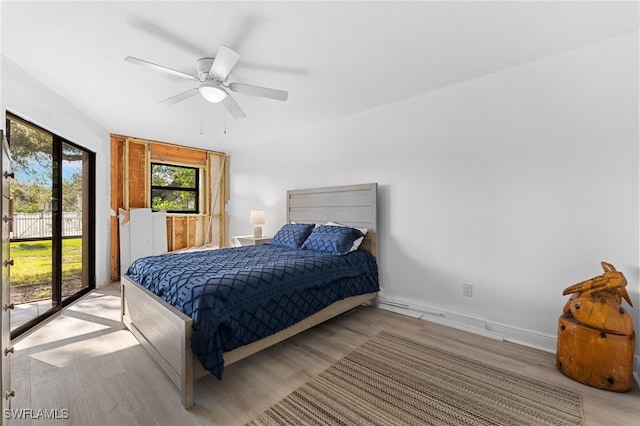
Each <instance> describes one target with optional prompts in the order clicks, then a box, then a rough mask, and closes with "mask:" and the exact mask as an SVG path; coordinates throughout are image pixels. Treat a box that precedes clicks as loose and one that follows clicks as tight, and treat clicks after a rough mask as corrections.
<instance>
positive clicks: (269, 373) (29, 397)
mask: <svg viewBox="0 0 640 426" xmlns="http://www.w3.org/2000/svg"><path fill="white" fill-rule="evenodd" d="M119 315H120V299H119V287H118V285H117V283H113V284H110V285H108V286H105V287H103V288H102V289H99V290H96V291H94V292H92V293H90V294H89V295H87V296H85V297H84V298H83V299H81V300H80V301H78V302H77V303H75V304H74V305H72V306H70V307H69V308H67V309H65V310H64V311H63V312H62V313H60V314H59V315H57V316H55V317H53V318H52V319H51V320H49V321H48V322H47V323H45V324H44V325H42V326H40V327H39V328H37V329H36V330H34V331H33V332H31V333H29V334H28V335H27V336H25V337H22V338H20V339H19V340H17V341H16V342H14V344H15V348H16V352H15V354H14V355H13V364H12V369H13V371H12V381H13V388H14V389H15V391H16V397H15V398H14V399H13V401H12V409H14V410H18V411H17V413H20V412H21V411H20V410H21V409H24V410H28V411H26V412H25V411H22V413H23V414H24V413H28V414H31V415H32V416H38V414H39V412H38V411H37V410H38V409H43V410H44V409H47V410H56V409H57V410H58V411H57V412H54V413H56V414H58V417H67V416H66V414H65V413H68V418H66V419H58V420H55V421H50V420H49V421H45V420H42V419H34V420H16V419H11V420H10V421H9V424H15V425H23V424H24V425H26V424H32V425H45V424H47V425H48V424H61V425H83V426H87V425H137V424H141V425H181V426H182V425H205V424H206V425H241V424H244V423H245V422H246V421H248V420H249V419H250V418H251V417H253V416H254V415H257V414H259V413H260V412H262V411H263V410H265V409H267V408H268V407H269V406H270V405H272V404H274V403H276V402H277V401H279V400H280V399H282V398H283V397H285V396H286V395H287V394H289V393H290V392H291V391H292V390H294V389H295V388H297V387H298V386H300V385H302V384H304V383H305V382H307V381H308V380H310V379H311V378H312V377H314V376H315V375H317V374H319V373H320V372H322V371H323V370H324V369H326V368H328V367H329V366H331V365H332V364H333V363H335V362H336V361H337V360H339V359H340V358H342V357H343V356H345V355H346V354H347V353H349V352H350V351H352V350H353V349H355V348H356V347H358V346H359V345H361V344H362V343H364V342H365V341H367V340H368V339H369V338H370V337H371V336H373V335H374V334H376V333H378V332H379V331H380V330H389V331H393V332H396V333H399V334H403V335H406V336H408V337H411V338H414V339H416V340H420V341H424V342H426V343H429V344H432V345H435V346H438V347H441V348H443V349H447V350H450V351H453V352H456V353H460V354H463V355H466V356H468V357H472V358H475V359H478V360H480V361H482V362H485V363H488V364H492V365H495V366H498V367H501V368H504V369H507V370H511V371H514V372H518V373H520V374H524V375H527V376H530V377H533V378H536V379H538V380H542V381H545V382H548V383H552V384H554V385H557V386H560V387H564V388H566V389H570V390H573V391H575V392H578V393H580V394H581V395H582V396H583V401H584V411H585V417H586V423H587V424H588V425H607V426H613V425H625V426H627V425H629V426H631V425H636V426H637V425H639V424H640V391H639V390H638V388H637V386H636V387H634V389H633V390H632V391H631V392H628V393H622V394H619V393H613V392H608V391H604V390H599V389H595V388H591V387H588V386H585V385H582V384H580V383H577V382H575V381H573V380H571V379H569V378H567V377H565V376H563V375H562V374H561V373H560V372H558V371H557V370H556V368H555V355H553V354H550V353H546V352H541V351H538V350H534V349H530V348H527V347H523V346H520V345H516V344H512V343H507V342H498V341H496V340H492V339H488V338H484V337H481V336H477V335H474V334H469V333H466V332H463V331H459V330H454V329H450V328H447V327H444V326H441V325H438V324H434V323H430V322H427V321H423V320H419V319H414V318H410V317H406V316H402V315H399V314H394V313H391V312H388V311H384V310H381V309H373V308H368V307H362V308H357V309H356V310H355V311H352V312H350V313H348V314H346V315H343V316H340V317H338V318H334V319H332V320H330V321H328V322H326V323H324V324H321V325H319V326H317V327H315V328H313V329H311V330H309V331H307V332H305V333H302V334H301V335H298V336H295V337H293V338H291V339H289V340H287V341H285V342H282V343H280V344H278V345H276V346H274V347H272V348H269V349H266V350H264V351H262V352H260V353H258V354H256V355H253V356H251V357H249V358H247V359H245V360H242V361H240V362H238V363H236V364H233V365H231V366H229V367H228V368H227V369H226V371H225V375H224V379H223V380H222V381H219V380H217V379H216V378H214V377H213V376H210V377H204V378H202V379H200V380H198V381H197V382H196V385H195V390H194V392H195V398H194V400H195V406H194V407H193V408H192V409H191V410H189V411H185V410H184V409H183V408H182V406H181V405H180V396H179V394H178V391H177V389H176V388H175V387H174V386H173V384H172V383H171V381H170V380H169V379H168V378H167V377H166V376H165V374H164V373H163V372H162V370H160V368H159V367H158V366H157V365H156V364H155V363H154V361H153V360H152V359H151V358H150V357H149V356H148V355H147V353H146V352H145V351H144V349H143V348H142V347H141V346H140V345H139V344H138V342H137V340H136V339H135V338H134V337H133V336H132V335H131V333H129V332H128V331H126V330H124V329H123V327H122V325H121V324H120V316H119ZM63 410H68V411H63ZM49 413H51V411H49ZM4 414H5V416H6V413H4ZM41 414H42V413H41Z"/></svg>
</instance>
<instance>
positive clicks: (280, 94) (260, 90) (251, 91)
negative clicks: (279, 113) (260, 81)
mask: <svg viewBox="0 0 640 426" xmlns="http://www.w3.org/2000/svg"><path fill="white" fill-rule="evenodd" d="M229 89H231V90H233V91H234V92H238V93H245V94H247V95H253V96H260V97H263V98H269V99H275V100H278V101H286V100H287V98H288V97H289V93H288V92H287V91H286V90H278V89H269V88H267V87H259V86H252V85H250V84H242V83H231V84H229Z"/></svg>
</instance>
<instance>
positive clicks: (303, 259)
mask: <svg viewBox="0 0 640 426" xmlns="http://www.w3.org/2000/svg"><path fill="white" fill-rule="evenodd" d="M127 275H128V276H129V278H130V279H131V280H133V281H134V282H136V283H138V284H140V285H141V286H143V287H145V288H147V289H148V290H150V291H152V292H153V293H155V294H157V295H158V296H160V297H161V298H162V299H164V300H165V301H166V302H168V303H170V304H171V305H173V306H175V307H176V308H177V309H179V310H180V311H182V312H184V313H185V314H187V315H189V316H190V317H191V318H192V319H193V336H192V339H191V342H190V345H191V350H192V351H193V353H194V354H195V355H196V356H197V357H198V359H199V360H200V362H201V363H202V365H203V366H204V367H205V368H206V369H207V370H209V371H210V372H211V373H212V374H214V375H215V376H216V377H218V378H221V377H222V372H223V368H224V360H223V357H222V354H223V352H225V351H230V350H232V349H235V348H237V347H239V346H242V345H246V344H248V343H251V342H254V341H256V340H259V339H261V338H263V337H266V336H269V335H271V334H274V333H276V332H278V331H280V330H283V329H285V328H287V327H289V326H291V325H293V324H295V323H297V322H299V321H301V320H302V319H304V318H306V317H308V316H309V315H311V314H313V313H315V312H317V311H319V310H321V309H323V308H325V307H327V306H329V305H330V304H331V303H333V302H335V301H337V300H340V299H344V298H345V297H349V296H355V295H358V294H364V293H371V292H376V291H379V285H378V269H377V264H376V261H375V258H374V257H373V256H372V255H371V254H370V253H368V252H366V251H363V250H356V251H354V252H352V253H349V254H346V255H343V256H337V255H332V254H327V253H319V252H313V251H309V250H296V249H288V248H284V247H279V246H275V245H270V244H263V245H257V246H248V247H235V248H227V249H220V250H206V251H197V252H190V253H177V254H167V255H160V256H150V257H145V258H141V259H138V260H136V261H135V262H134V263H133V264H132V265H131V267H130V268H129V271H128V272H127Z"/></svg>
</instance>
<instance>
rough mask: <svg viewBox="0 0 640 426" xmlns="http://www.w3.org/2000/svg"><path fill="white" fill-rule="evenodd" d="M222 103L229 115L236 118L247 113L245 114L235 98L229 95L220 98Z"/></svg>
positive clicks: (243, 116)
mask: <svg viewBox="0 0 640 426" xmlns="http://www.w3.org/2000/svg"><path fill="white" fill-rule="evenodd" d="M222 103H223V104H224V107H225V108H226V109H227V111H229V113H230V114H231V116H232V117H233V118H235V119H236V120H239V119H241V118H245V117H246V116H247V114H245V113H244V111H242V108H240V105H238V103H237V102H236V100H235V99H233V98H232V97H231V95H227V97H225V98H224V99H223V100H222Z"/></svg>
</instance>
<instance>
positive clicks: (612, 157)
mask: <svg viewBox="0 0 640 426" xmlns="http://www.w3.org/2000/svg"><path fill="white" fill-rule="evenodd" d="M638 49H639V43H638V34H637V33H632V34H628V35H626V36H623V37H618V38H615V39H610V40H606V41H603V42H600V43H597V44H592V45H589V46H586V47H583V48H580V49H577V50H573V51H569V52H566V53H563V54H560V55H557V56H553V57H549V58H546V59H543V60H540V61H536V62H533V63H529V64H526V65H523V66H519V67H516V68H513V69H508V70H504V71H502V72H499V73H496V74H492V75H488V76H485V77H482V78H478V79H474V80H471V81H467V82H465V83H463V84H459V85H455V86H453V87H448V88H444V89H441V90H438V91H436V92H432V93H427V94H424V95H421V96H417V97H414V98H411V99H408V100H405V101H403V102H399V103H395V104H392V105H387V106H385V107H382V108H379V109H375V110H372V111H368V112H365V113H362V114H359V115H357V116H352V117H348V118H345V119H343V120H341V121H339V122H334V123H331V124H330V125H327V126H325V127H323V128H319V129H316V130H314V131H309V132H307V133H304V134H297V135H292V136H290V137H287V138H285V139H282V140H277V141H273V142H272V143H269V144H265V145H261V146H257V147H252V148H248V149H243V150H239V151H235V152H232V153H231V154H232V168H231V173H232V178H231V179H232V181H231V192H232V194H231V200H232V201H231V204H230V214H231V216H232V221H231V234H232V235H242V234H249V233H250V232H251V225H250V224H249V223H248V216H249V210H250V209H252V208H265V209H266V211H267V224H266V225H265V226H264V230H265V233H266V234H272V233H274V232H275V231H276V230H277V229H278V227H279V226H280V225H281V224H282V223H283V221H284V219H285V199H284V194H285V191H286V190H287V189H290V188H302V187H313V186H326V185H337V184H351V183H365V182H378V184H379V201H380V208H379V219H380V239H379V241H380V244H381V246H380V259H379V260H380V271H381V284H382V295H383V297H384V298H386V299H391V300H395V301H406V302H410V303H412V304H416V305H419V306H422V307H429V308H432V309H434V310H437V311H442V312H447V313H449V314H452V313H459V314H462V315H463V316H465V317H472V318H475V319H481V320H485V321H486V323H487V324H489V325H491V324H493V325H496V326H500V325H502V326H506V328H505V327H503V328H502V329H501V330H502V331H501V332H504V330H509V329H513V330H516V331H517V332H518V333H516V334H519V335H520V337H522V336H525V335H527V334H531V335H532V336H533V337H532V338H531V339H529V342H528V343H529V344H532V345H534V346H535V345H536V339H538V340H541V341H542V342H543V343H541V344H540V345H539V346H542V347H543V348H545V349H548V350H553V349H554V347H553V346H552V345H553V344H554V342H555V336H556V326H557V320H558V316H559V315H560V314H561V311H562V307H563V305H564V303H565V301H566V299H567V297H565V296H562V290H563V289H564V288H566V287H568V286H569V285H572V284H575V283H577V282H579V281H582V280H584V279H587V278H591V277H593V276H596V275H600V274H601V273H602V272H603V271H602V270H601V268H600V261H602V260H604V261H609V262H611V263H613V264H614V265H615V266H616V267H617V268H618V269H619V270H621V271H623V273H624V274H625V276H626V277H627V280H628V281H629V286H628V287H627V289H628V291H629V293H630V294H631V297H632V299H633V302H634V305H635V306H636V307H635V308H633V309H629V310H630V312H631V313H632V315H633V318H634V321H635V327H636V330H637V329H638V325H639V324H640V321H639V317H638V305H639V304H640V303H638V302H639V298H638V293H639V286H638V281H639V273H640V271H639V263H638V262H639V261H638V259H639V255H640V253H639V249H638V236H639V227H638V218H639V213H640V211H639V206H638V203H639V189H640V188H639V165H638V159H639V156H638V138H639V134H638ZM464 282H470V283H473V284H474V294H473V297H471V298H469V297H463V296H462V284H463V283H464ZM624 303H625V307H626V308H628V306H626V302H624ZM514 339H515V340H518V338H517V337H516V338H514ZM525 340H526V339H525ZM545 340H546V341H545ZM637 346H640V345H637ZM637 350H638V349H637Z"/></svg>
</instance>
